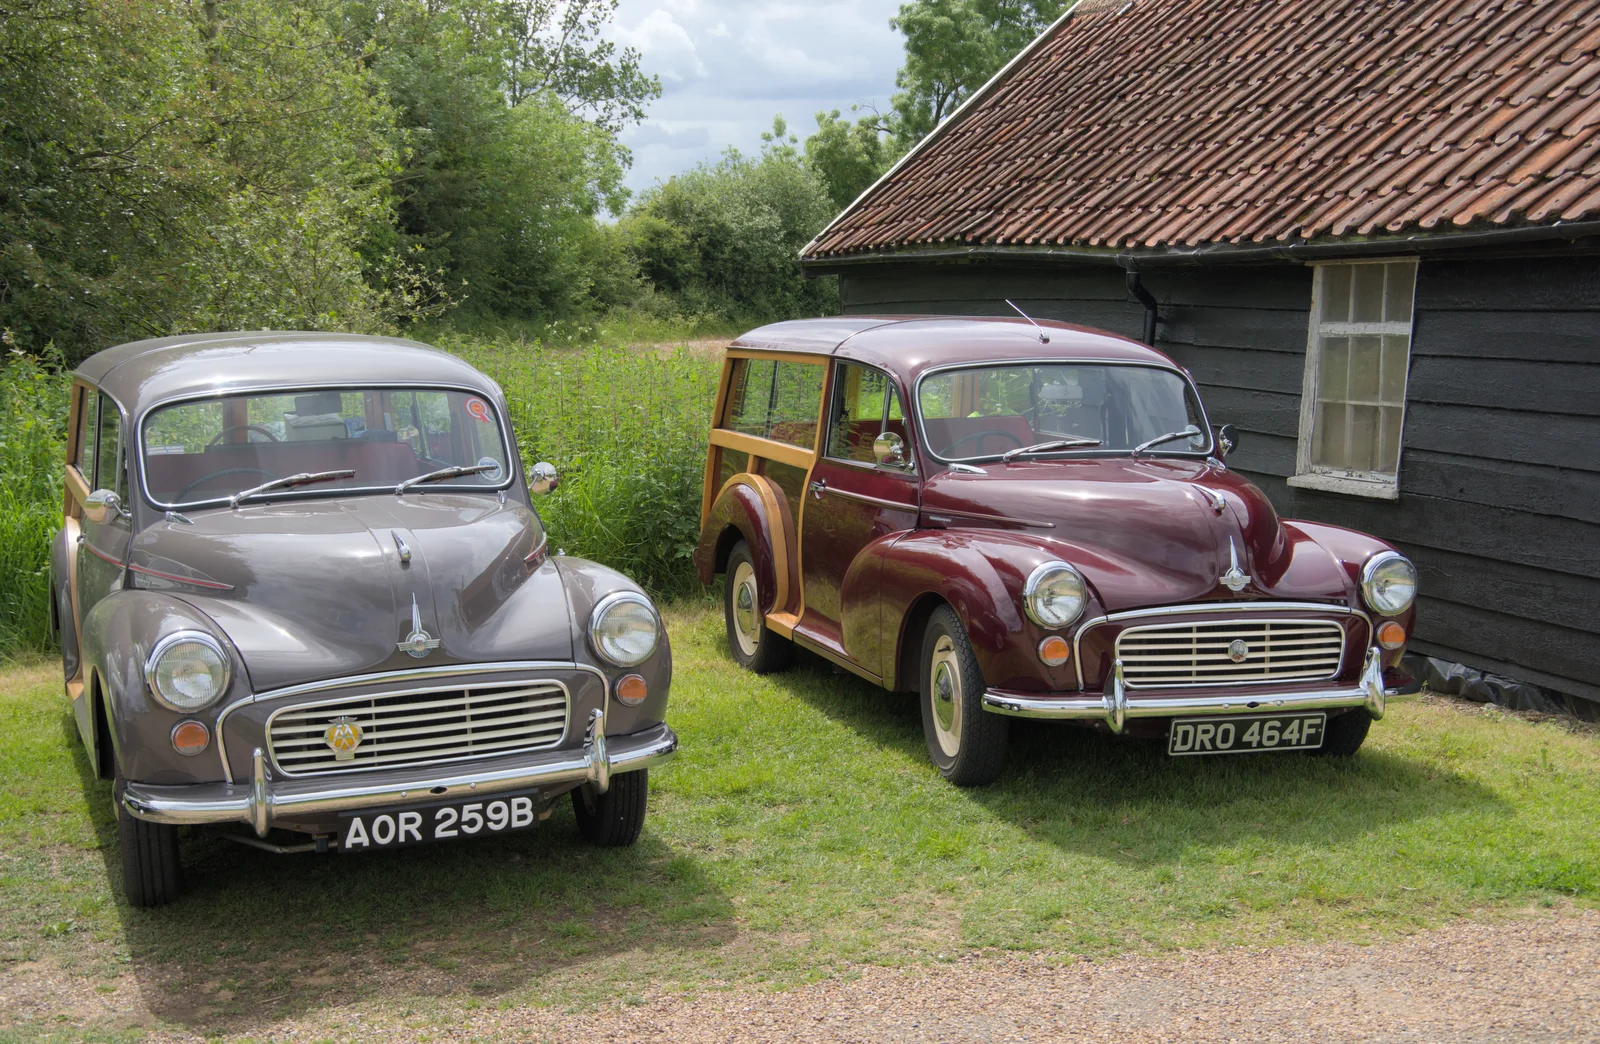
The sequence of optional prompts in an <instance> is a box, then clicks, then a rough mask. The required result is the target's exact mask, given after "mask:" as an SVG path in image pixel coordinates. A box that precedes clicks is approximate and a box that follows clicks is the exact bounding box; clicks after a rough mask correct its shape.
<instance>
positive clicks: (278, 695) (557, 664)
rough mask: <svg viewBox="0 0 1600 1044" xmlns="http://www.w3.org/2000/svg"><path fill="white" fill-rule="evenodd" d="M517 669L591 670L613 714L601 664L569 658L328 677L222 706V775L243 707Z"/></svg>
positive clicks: (227, 772)
mask: <svg viewBox="0 0 1600 1044" xmlns="http://www.w3.org/2000/svg"><path fill="white" fill-rule="evenodd" d="M513 671H587V672H589V673H590V674H592V675H594V676H595V677H596V678H599V679H600V686H601V696H600V702H601V706H603V707H604V708H605V709H606V712H607V714H608V715H609V713H610V711H611V679H610V678H609V677H607V676H606V673H605V672H604V671H602V670H601V669H600V668H598V667H593V666H590V665H589V664H587V663H577V662H576V661H570V662H569V661H566V660H508V661H505V662H502V663H450V664H444V665H442V666H439V667H417V668H415V669H413V670H409V671H384V672H380V673H377V674H353V675H349V676H348V677H344V678H327V679H324V680H323V681H314V682H303V683H301V684H299V685H290V686H287V687H286V688H282V689H272V690H269V691H267V692H263V693H257V694H255V695H253V696H246V697H245V698H243V699H240V700H235V701H234V702H232V703H230V704H228V705H227V706H226V707H224V708H223V709H222V713H221V714H219V715H217V754H218V756H220V757H221V758H222V778H223V779H224V780H226V781H227V782H229V783H232V782H233V781H234V780H233V770H232V769H231V768H229V767H228V748H227V741H226V740H225V739H224V729H223V725H224V724H225V723H226V721H227V717H228V715H230V714H232V713H233V712H234V711H236V710H238V709H239V708H241V707H245V706H249V705H252V704H257V703H266V702H268V701H269V700H282V699H288V698H289V697H291V696H305V695H308V694H310V693H314V692H327V691H328V690H330V689H353V688H355V687H356V686H358V685H388V684H400V683H404V682H412V681H419V682H421V681H429V680H431V679H434V678H439V677H446V676H450V675H457V674H461V675H473V674H504V673H509V672H513Z"/></svg>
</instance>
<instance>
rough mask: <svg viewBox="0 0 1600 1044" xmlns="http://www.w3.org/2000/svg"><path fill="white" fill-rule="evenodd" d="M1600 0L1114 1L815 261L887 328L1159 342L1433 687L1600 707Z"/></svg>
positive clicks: (949, 130) (1512, 700)
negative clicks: (1402, 564)
mask: <svg viewBox="0 0 1600 1044" xmlns="http://www.w3.org/2000/svg"><path fill="white" fill-rule="evenodd" d="M1597 51H1600V0H1082V2H1080V3H1079V4H1078V5H1077V6H1076V7H1075V8H1073V9H1072V10H1071V11H1070V12H1069V13H1068V14H1067V15H1065V16H1064V17H1063V18H1062V19H1061V20H1060V21H1058V22H1057V23H1056V24H1055V25H1053V26H1052V27H1051V28H1050V29H1049V30H1047V31H1046V32H1045V33H1044V34H1043V35H1042V36H1040V38H1039V39H1038V40H1036V41H1035V42H1034V43H1033V44H1032V45H1031V46H1030V47H1029V48H1027V49H1026V50H1025V51H1023V52H1022V53H1021V54H1020V55H1018V56H1017V57H1016V58H1015V59H1014V60H1013V61H1012V62H1011V63H1010V64H1009V65H1008V66H1006V67H1005V68H1004V69H1003V70H1001V71H1000V73H998V74H997V75H996V76H995V77H994V78H993V79H992V80H991V81H990V82H989V83H988V84H987V85H986V86H984V87H983V88H982V89H981V90H980V91H978V92H976V93H975V94H973V95H972V97H971V98H969V99H968V100H967V102H966V104H965V105H963V106H962V107H961V108H960V109H959V110H958V111H957V112H956V113H955V114H954V115H953V116H952V117H951V118H950V119H949V120H947V121H946V122H945V123H944V124H942V125H941V126H940V127H939V128H938V129H937V130H936V131H935V132H934V133H933V134H931V135H929V136H928V137H927V138H926V139H924V140H923V141H922V142H921V143H920V144H919V145H918V146H917V147H916V148H914V149H913V150H912V151H911V152H910V153H909V154H907V155H906V156H905V157H904V159H902V160H901V161H900V163H899V164H897V165H896V166H895V167H894V168H893V169H892V170H890V171H889V172H888V173H887V174H886V175H885V176H884V177H883V178H882V179H880V180H879V181H878V182H877V183H876V184H875V185H873V186H872V187H871V188H869V189H868V190H867V191H866V192H865V193H863V194H862V196H861V197H860V198H859V199H857V200H856V201H855V202H854V203H853V204H852V205H851V206H850V207H849V208H847V209H846V210H845V211H844V212H843V213H842V214H840V215H839V216H838V217H837V218H836V219H835V220H834V221H833V223H832V224H830V225H829V226H828V227H827V228H826V229H825V230H824V231H823V232H822V233H821V234H819V235H818V236H817V238H816V239H815V240H813V241H812V242H811V243H810V244H809V245H808V246H807V247H806V248H805V250H804V252H803V255H802V258H801V260H802V264H803V265H804V266H805V267H806V270H807V272H808V273H809V274H812V275H819V276H820V275H837V276H838V277H839V281H840V292H841V296H842V307H843V309H844V311H845V312H847V313H859V314H914V313H959V314H1010V306H1008V305H1007V303H1006V302H1007V301H1008V300H1009V301H1014V302H1015V303H1016V304H1017V305H1018V306H1020V307H1021V308H1023V309H1025V310H1026V311H1028V312H1029V313H1030V314H1033V315H1035V316H1040V317H1049V318H1053V319H1062V320H1066V321H1069V322H1077V323H1081V324H1084V325H1088V326H1094V327H1099V328H1102V329H1107V330H1112V331H1115V332H1118V333H1122V334H1125V335H1128V336H1131V337H1135V338H1139V339H1141V340H1144V341H1146V342H1148V343H1153V344H1154V345H1156V346H1157V347H1159V348H1160V349H1161V350H1163V351H1164V352H1166V353H1167V354H1168V355H1170V356H1171V357H1172V358H1174V359H1175V360H1177V361H1178V362H1179V363H1180V364H1182V365H1183V366H1185V367H1187V368H1188V369H1189V371H1190V372H1191V373H1192V374H1193V375H1194V377H1195V379H1196V381H1197V382H1198V383H1199V385H1200V387H1201V392H1202V394H1203V395H1204V396H1205V399H1206V402H1207V408H1208V410H1209V412H1210V414H1211V419H1212V422H1213V423H1217V424H1220V423H1224V422H1231V423H1233V424H1235V425H1236V426H1237V427H1238V428H1239V429H1240V431H1241V432H1242V437H1241V440H1240V444H1239V446H1238V449H1237V451H1236V452H1235V453H1234V454H1233V455H1232V456H1231V457H1230V458H1229V464H1230V466H1233V467H1235V468H1236V469H1238V470H1239V471H1241V472H1244V473H1246V474H1247V475H1248V476H1249V477H1250V478H1251V479H1252V480H1253V481H1254V482H1256V483H1257V484H1258V485H1259V486H1260V487H1261V488H1262V489H1264V490H1265V491H1266V492H1267V493H1268V494H1269V496H1270V497H1271V498H1272V500H1273V502H1274V504H1275V505H1276V507H1277V508H1278V510H1279V512H1280V513H1281V514H1283V515H1285V516H1287V517H1295V518H1306V519H1313V520H1317V521H1322V522H1330V523H1335V524H1339V525H1347V526H1351V527H1354V528H1358V529H1363V530H1367V531H1370V532H1373V533H1376V534H1379V535H1381V536H1383V537H1385V538H1386V539H1388V540H1391V541H1393V542H1394V543H1396V544H1397V545H1399V546H1400V547H1401V548H1402V549H1403V550H1404V551H1405V552H1406V553H1407V554H1408V555H1410V556H1411V557H1412V559H1413V560H1414V561H1415V562H1416V564H1417V566H1418V569H1419V571H1420V574H1421V585H1422V588H1421V589H1422V595H1421V599H1420V607H1421V608H1420V617H1419V621H1418V626H1417V633H1416V635H1415V640H1414V642H1413V646H1412V647H1413V649H1414V650H1415V651H1416V652H1418V653H1421V654H1423V655H1425V656H1426V657H1429V658H1430V659H1431V680H1432V681H1433V682H1434V684H1436V685H1439V684H1446V683H1448V684H1449V685H1451V686H1452V687H1455V688H1457V689H1458V690H1463V689H1464V690H1465V691H1466V693H1467V694H1468V695H1471V696H1474V697H1475V698H1480V699H1481V698H1494V699H1496V700H1497V701H1498V702H1505V703H1508V704H1510V705H1513V706H1518V705H1520V706H1524V707H1530V708H1534V709H1551V704H1555V705H1558V706H1563V707H1565V708H1566V709H1568V710H1572V711H1576V712H1578V713H1581V714H1583V715H1584V716H1586V717H1592V716H1595V713H1596V711H1597V710H1600V54H1597Z"/></svg>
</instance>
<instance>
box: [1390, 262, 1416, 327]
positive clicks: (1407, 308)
mask: <svg viewBox="0 0 1600 1044" xmlns="http://www.w3.org/2000/svg"><path fill="white" fill-rule="evenodd" d="M1383 267H1384V269H1385V270H1386V271H1385V278H1386V280H1387V282H1388V287H1387V289H1386V290H1385V291H1384V306H1383V318H1384V319H1385V320H1386V321H1387V322H1391V323H1409V322H1410V321H1411V299H1412V297H1413V296H1415V290H1416V285H1417V266H1416V264H1415V263H1414V262H1410V261H1405V262H1402V263H1400V264H1394V265H1384V266H1383Z"/></svg>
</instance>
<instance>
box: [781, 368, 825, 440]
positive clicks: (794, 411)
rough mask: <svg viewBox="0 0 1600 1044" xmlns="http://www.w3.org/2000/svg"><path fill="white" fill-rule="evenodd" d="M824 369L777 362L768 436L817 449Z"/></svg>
mask: <svg viewBox="0 0 1600 1044" xmlns="http://www.w3.org/2000/svg"><path fill="white" fill-rule="evenodd" d="M823 370H824V368H823V367H822V366H820V365H814V364H811V363H791V362H781V363H779V364H778V367H777V373H776V374H775V376H774V378H773V385H772V426H771V428H770V429H769V430H768V432H767V438H769V439H777V440H778V441H779V442H787V443H789V444H791V445H794V446H803V447H805V448H806V449H814V448H816V445H817V413H818V412H819V411H820V409H821V407H822V374H823Z"/></svg>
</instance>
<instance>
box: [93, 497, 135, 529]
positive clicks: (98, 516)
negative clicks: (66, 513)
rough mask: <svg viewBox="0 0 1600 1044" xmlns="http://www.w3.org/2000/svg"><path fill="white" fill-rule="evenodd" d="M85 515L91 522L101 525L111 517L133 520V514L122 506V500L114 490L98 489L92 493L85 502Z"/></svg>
mask: <svg viewBox="0 0 1600 1044" xmlns="http://www.w3.org/2000/svg"><path fill="white" fill-rule="evenodd" d="M83 514H84V517H86V518H88V520H89V521H90V522H93V523H94V524H95V525H100V524H101V523H103V522H105V521H106V519H107V518H108V517H110V516H115V517H117V518H132V517H133V512H131V511H129V510H128V509H127V508H126V507H124V506H123V504H122V498H121V497H119V496H117V494H116V492H115V491H114V490H109V489H97V490H95V491H94V492H93V493H90V494H89V495H88V497H86V498H85V499H84V501H83Z"/></svg>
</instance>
